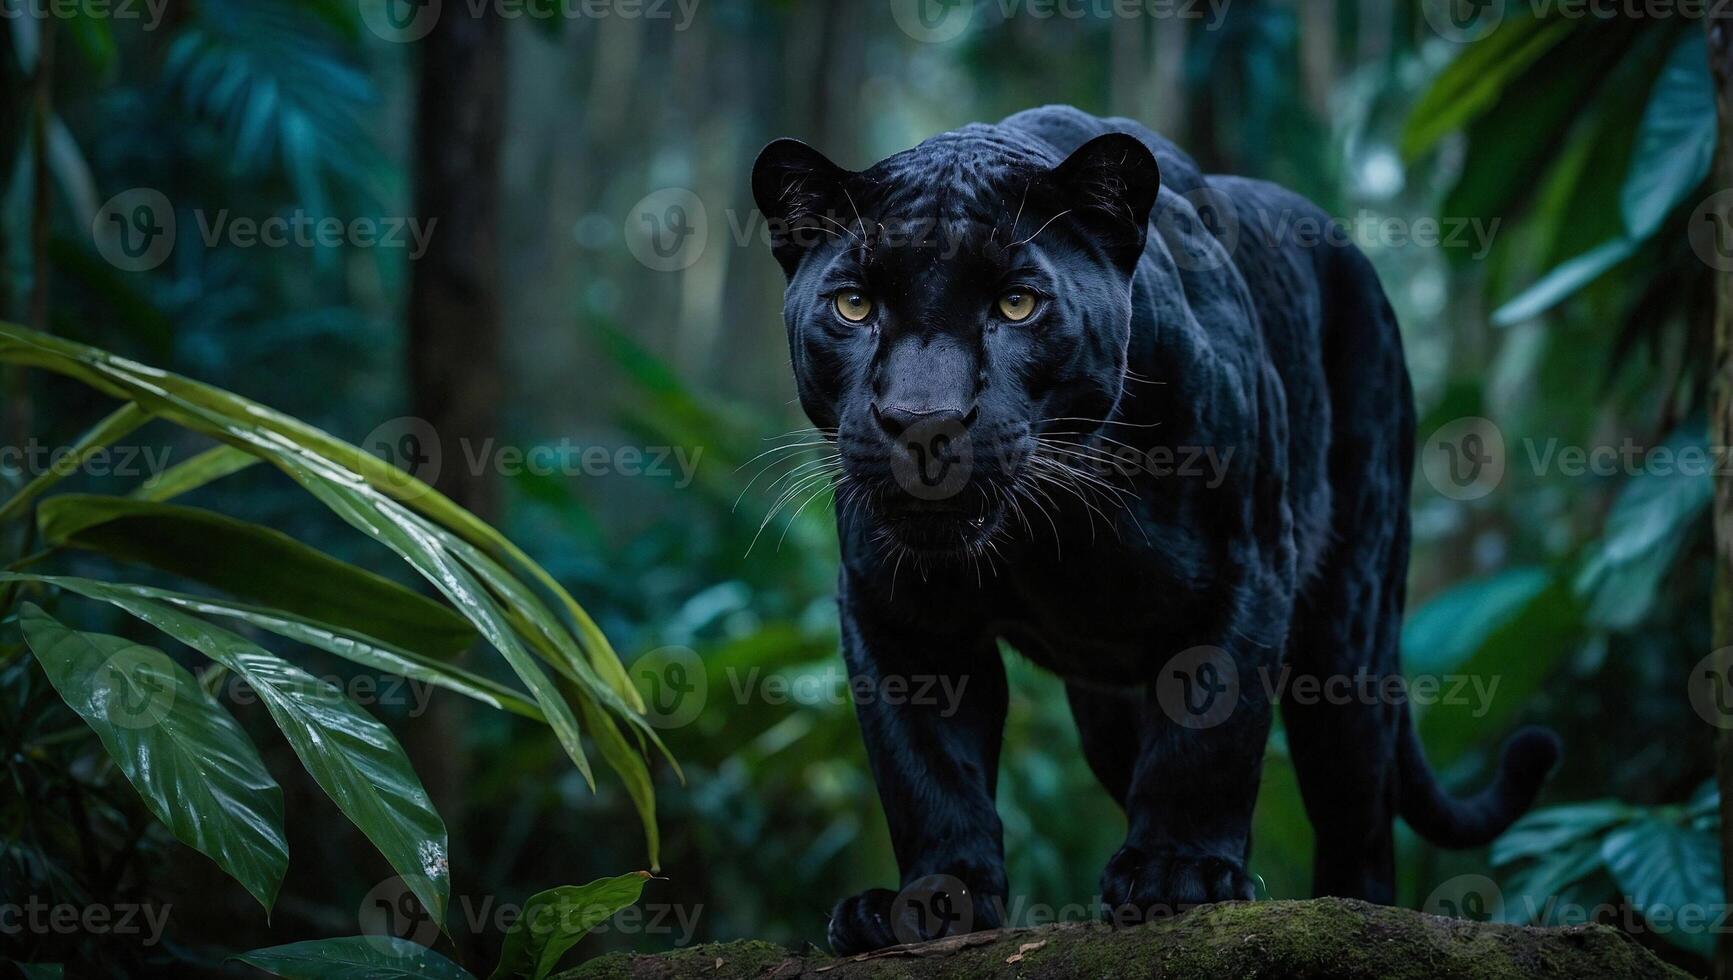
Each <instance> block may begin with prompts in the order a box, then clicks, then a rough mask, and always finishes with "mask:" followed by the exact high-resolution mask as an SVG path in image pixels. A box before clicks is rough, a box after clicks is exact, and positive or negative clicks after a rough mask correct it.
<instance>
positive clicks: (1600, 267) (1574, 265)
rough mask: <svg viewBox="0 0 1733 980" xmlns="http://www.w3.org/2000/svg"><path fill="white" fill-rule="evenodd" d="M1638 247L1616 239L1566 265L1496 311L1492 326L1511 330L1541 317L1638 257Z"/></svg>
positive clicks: (1603, 243)
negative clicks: (1632, 258) (1622, 264)
mask: <svg viewBox="0 0 1733 980" xmlns="http://www.w3.org/2000/svg"><path fill="white" fill-rule="evenodd" d="M1637 244H1638V243H1636V242H1633V241H1631V240H1630V239H1629V238H1614V239H1612V240H1611V241H1606V242H1602V243H1601V244H1599V245H1597V246H1595V247H1594V248H1591V249H1589V250H1588V251H1587V252H1584V253H1582V254H1581V255H1578V256H1577V257H1576V258H1574V259H1571V260H1569V261H1567V262H1564V263H1563V264H1561V265H1559V266H1558V267H1557V268H1555V269H1553V270H1552V271H1551V272H1548V273H1547V274H1546V275H1544V276H1542V277H1541V278H1540V279H1539V280H1537V281H1536V282H1535V283H1534V285H1532V286H1529V287H1528V288H1527V289H1525V290H1523V291H1522V292H1521V293H1518V294H1517V295H1516V296H1513V297H1511V298H1510V299H1508V300H1506V301H1505V302H1504V304H1503V305H1502V306H1500V307H1499V308H1498V309H1496V310H1493V311H1492V322H1493V324H1494V325H1496V326H1500V327H1508V326H1512V325H1513V324H1518V323H1521V322H1523V321H1524V320H1532V319H1534V318H1535V317H1537V316H1540V315H1541V314H1542V313H1545V312H1546V311H1547V310H1550V309H1552V308H1553V307H1555V306H1557V305H1558V304H1560V303H1562V302H1564V301H1565V300H1566V299H1568V298H1569V297H1570V296H1571V295H1572V294H1574V293H1575V292H1576V291H1577V290H1579V289H1582V288H1583V287H1584V286H1587V285H1588V284H1589V283H1591V282H1594V281H1595V280H1596V279H1599V278H1600V277H1601V276H1602V275H1604V274H1605V273H1606V272H1607V271H1609V270H1610V269H1612V268H1613V267H1614V266H1616V265H1618V264H1619V263H1621V262H1623V261H1625V260H1626V259H1628V258H1630V257H1631V256H1632V255H1635V254H1636V252H1637Z"/></svg>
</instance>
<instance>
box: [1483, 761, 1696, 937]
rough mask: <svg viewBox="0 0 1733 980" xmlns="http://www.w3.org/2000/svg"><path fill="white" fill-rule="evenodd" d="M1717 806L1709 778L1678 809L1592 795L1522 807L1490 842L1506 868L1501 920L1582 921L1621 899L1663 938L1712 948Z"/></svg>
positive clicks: (1494, 858)
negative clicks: (1575, 800)
mask: <svg viewBox="0 0 1733 980" xmlns="http://www.w3.org/2000/svg"><path fill="white" fill-rule="evenodd" d="M1719 807H1720V797H1719V795H1718V794H1717V793H1716V792H1715V787H1714V784H1712V783H1710V784H1705V785H1704V786H1703V788H1702V789H1700V790H1699V791H1698V792H1697V794H1696V796H1695V797H1693V798H1692V800H1691V801H1690V802H1689V803H1686V804H1684V805H1679V806H1663V807H1639V806H1631V805H1629V804H1625V803H1620V802H1617V801H1614V800H1599V801H1595V802H1592V803H1574V804H1570V805H1566V806H1556V807H1549V808H1546V809H1543V810H1537V811H1535V812H1533V813H1530V814H1529V815H1527V816H1526V817H1524V818H1522V820H1520V821H1518V822H1517V823H1516V825H1515V826H1513V827H1511V828H1510V830H1508V831H1506V832H1505V834H1504V836H1503V837H1500V838H1499V839H1498V842H1497V843H1496V844H1494V845H1493V848H1492V863H1493V864H1494V866H1500V867H1509V868H1512V869H1514V873H1513V874H1511V876H1510V878H1509V881H1508V883H1507V888H1506V889H1505V895H1504V905H1503V913H1502V918H1504V919H1505V920H1506V921H1511V922H1524V923H1527V922H1533V923H1536V924H1541V925H1570V924H1581V921H1582V918H1583V917H1584V916H1585V915H1586V914H1587V913H1588V911H1589V910H1592V909H1594V908H1596V907H1598V906H1601V905H1603V904H1604V903H1605V902H1606V901H1607V900H1608V899H1610V898H1614V897H1617V896H1623V899H1624V901H1626V902H1628V903H1629V905H1630V907H1631V908H1632V909H1633V910H1634V911H1636V912H1637V913H1638V914H1640V915H1642V916H1643V917H1644V918H1645V919H1647V920H1649V921H1650V922H1651V923H1653V927H1654V931H1655V932H1656V933H1657V934H1658V935H1660V936H1662V937H1664V938H1665V939H1666V940H1667V941H1668V942H1671V943H1673V944H1674V945H1677V946H1679V947H1680V948H1682V949H1685V950H1688V951H1690V952H1692V953H1696V954H1697V955H1699V956H1708V955H1710V953H1712V952H1713V951H1714V948H1715V936H1716V927H1717V924H1718V923H1717V919H1718V917H1719V916H1720V915H1721V914H1722V912H1723V910H1724V909H1725V908H1726V896H1725V895H1724V894H1723V893H1722V890H1721V871H1720V867H1721V860H1720V843H1719V841H1718V838H1717V833H1718V830H1719V826H1720V822H1719V819H1718V818H1717V816H1716V814H1717V811H1718V809H1719ZM1573 919H1575V920H1576V921H1575V922H1573V921H1572V920H1573ZM1693 923H1696V925H1693Z"/></svg>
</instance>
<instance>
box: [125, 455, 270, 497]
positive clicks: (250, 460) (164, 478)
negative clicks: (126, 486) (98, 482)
mask: <svg viewBox="0 0 1733 980" xmlns="http://www.w3.org/2000/svg"><path fill="white" fill-rule="evenodd" d="M258 463H259V457H257V456H254V455H252V454H251V453H246V452H242V451H241V450H239V449H236V448H235V447H233V446H216V447H214V448H211V449H207V450H205V451H204V452H202V453H199V454H198V455H197V456H194V457H193V458H192V459H189V460H187V461H186V462H184V463H176V464H175V465H174V466H171V467H169V468H168V469H166V470H163V471H162V472H161V473H158V474H156V475H155V476H153V477H151V478H150V479H148V480H146V481H144V483H143V484H142V485H140V486H139V488H138V489H137V490H134V491H133V492H132V498H133V499H134V500H154V501H157V502H158V503H161V502H163V501H167V500H173V499H174V498H176V497H179V496H181V495H182V494H186V493H191V492H193V491H194V490H197V489H198V488H200V487H202V486H204V485H205V484H207V483H211V482H213V481H216V480H220V479H222V478H223V477H225V476H228V475H230V474H232V473H239V472H240V471H242V470H244V469H246V468H247V467H249V466H256V465H258Z"/></svg>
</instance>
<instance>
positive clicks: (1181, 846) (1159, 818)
mask: <svg viewBox="0 0 1733 980" xmlns="http://www.w3.org/2000/svg"><path fill="white" fill-rule="evenodd" d="M1231 658H1233V654H1231V653H1229V652H1228V651H1225V650H1221V651H1215V652H1213V653H1210V654H1208V655H1205V656H1199V655H1195V654H1192V653H1190V652H1188V653H1187V654H1184V655H1181V656H1179V657H1176V658H1174V660H1172V661H1170V662H1169V663H1168V664H1167V665H1166V666H1164V667H1163V669H1162V674H1161V676H1160V677H1159V678H1158V680H1157V681H1156V682H1155V683H1153V684H1151V685H1150V688H1149V691H1148V693H1147V694H1146V696H1145V698H1144V701H1143V704H1142V712H1141V715H1140V718H1141V724H1140V725H1139V726H1138V727H1137V729H1136V731H1137V737H1138V738H1139V744H1138V756H1137V762H1136V764H1135V766H1134V767H1133V769H1132V774H1131V782H1130V786H1129V788H1128V792H1127V794H1126V798H1125V811H1126V821H1127V824H1128V827H1127V830H1126V836H1125V845H1124V846H1123V847H1121V848H1120V849H1119V851H1118V852H1117V853H1116V854H1114V855H1113V857H1112V859H1111V860H1109V861H1108V863H1107V868H1106V870H1105V871H1103V872H1102V874H1101V894H1102V900H1103V901H1104V902H1105V903H1106V905H1107V914H1108V915H1109V917H1110V918H1111V919H1113V921H1115V922H1116V923H1120V924H1125V923H1128V922H1134V921H1140V920H1142V919H1143V918H1145V917H1148V916H1151V915H1165V914H1171V913H1173V912H1177V911H1181V910H1183V909H1186V908H1189V907H1190V906H1193V905H1197V904H1200V903H1203V902H1220V901H1227V900H1230V899H1250V898H1251V897H1252V884H1251V877H1250V875H1248V874H1247V872H1246V867H1245V861H1246V855H1247V852H1248V850H1249V848H1250V841H1251V823H1252V807H1253V804H1254V803H1255V802H1256V800H1257V793H1258V777H1259V773H1260V771H1261V769H1262V766H1263V755H1264V743H1265V741H1266V740H1267V738H1268V737H1269V730H1270V706H1269V701H1268V699H1267V698H1266V697H1265V695H1264V688H1263V686H1262V684H1261V681H1260V680H1259V679H1258V677H1257V676H1256V671H1255V670H1254V669H1252V668H1251V666H1250V664H1251V662H1250V661H1240V662H1243V663H1246V664H1247V666H1246V667H1243V668H1237V669H1236V668H1230V667H1229V666H1228V663H1229V662H1230V661H1231Z"/></svg>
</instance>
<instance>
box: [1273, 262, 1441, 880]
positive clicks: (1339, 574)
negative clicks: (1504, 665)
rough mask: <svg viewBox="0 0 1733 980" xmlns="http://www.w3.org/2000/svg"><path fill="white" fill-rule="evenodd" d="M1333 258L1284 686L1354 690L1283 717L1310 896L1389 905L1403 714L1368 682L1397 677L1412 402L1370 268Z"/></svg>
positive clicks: (1297, 703) (1297, 706) (1390, 319)
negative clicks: (1321, 512) (1326, 393)
mask: <svg viewBox="0 0 1733 980" xmlns="http://www.w3.org/2000/svg"><path fill="white" fill-rule="evenodd" d="M1333 268H1334V275H1335V276H1336V277H1337V281H1336V283H1335V287H1334V289H1333V290H1332V293H1333V295H1334V297H1335V299H1334V303H1335V309H1334V310H1332V311H1331V315H1332V318H1333V319H1334V321H1335V322H1334V323H1332V325H1331V326H1330V328H1329V330H1328V331H1327V333H1328V334H1329V335H1330V337H1331V338H1332V339H1331V340H1330V341H1329V342H1327V343H1326V344H1325V345H1324V348H1323V350H1322V352H1321V353H1322V356H1323V358H1324V368H1325V371H1326V373H1327V374H1328V376H1329V379H1330V401H1331V411H1330V418H1331V431H1330V452H1329V461H1328V467H1329V481H1330V488H1331V491H1330V492H1331V510H1330V517H1329V535H1328V538H1329V540H1330V542H1331V544H1330V546H1329V548H1328V549H1327V551H1326V552H1325V553H1324V555H1323V556H1322V559H1321V561H1320V564H1319V568H1318V572H1317V574H1316V575H1315V576H1313V577H1312V579H1311V580H1310V581H1309V582H1308V583H1307V584H1306V586H1305V587H1304V589H1303V590H1302V593H1301V595H1300V597H1299V601H1298V603H1297V604H1296V609H1295V615H1294V627H1293V630H1292V632H1291V633H1290V634H1289V643H1288V662H1289V665H1290V667H1291V668H1292V672H1293V677H1292V683H1291V684H1290V685H1289V690H1290V691H1295V692H1297V691H1299V690H1302V689H1303V688H1302V684H1301V681H1300V678H1301V677H1305V676H1308V675H1309V676H1311V677H1317V678H1322V679H1331V678H1352V679H1354V680H1355V683H1354V684H1353V685H1351V686H1349V687H1347V688H1346V690H1349V691H1352V692H1354V694H1353V696H1352V697H1350V698H1348V699H1346V700H1344V699H1342V698H1311V699H1301V698H1298V697H1288V698H1286V699H1284V701H1283V703H1282V722H1283V725H1284V727H1285V729H1286V731H1287V736H1288V749H1289V753H1290V756H1291V757H1292V759H1293V762H1294V768H1295V771H1296V773H1297V774H1298V776H1299V783H1300V793H1301V796H1302V798H1303V799H1304V801H1305V804H1306V815H1307V816H1308V817H1309V818H1310V821H1311V824H1312V828H1313V834H1314V837H1315V840H1316V848H1315V850H1314V858H1313V872H1312V876H1313V877H1312V891H1313V894H1315V895H1338V896H1343V897H1348V898H1362V899H1367V900H1369V901H1373V902H1380V903H1385V904H1388V903H1390V902H1393V901H1394V900H1395V842H1394V837H1393V835H1392V830H1391V826H1392V822H1393V821H1394V819H1395V816H1396V806H1397V785H1398V771H1397V746H1398V744H1399V736H1400V735H1401V734H1402V732H1403V725H1404V724H1405V721H1404V718H1403V715H1402V709H1401V708H1400V706H1399V705H1398V704H1396V703H1393V702H1392V701H1391V700H1390V699H1387V698H1385V697H1383V696H1382V695H1381V694H1380V693H1379V691H1380V685H1381V684H1382V683H1383V682H1384V681H1385V680H1386V679H1394V678H1396V677H1399V676H1400V675H1401V666H1400V663H1399V656H1398V646H1399V643H1400V636H1401V629H1402V607H1403V601H1404V593H1405V588H1406V582H1407V575H1408V537H1409V518H1408V500H1409V483H1410V473H1411V467H1412V466H1413V453H1414V407H1413V399H1412V396H1411V395H1410V393H1409V386H1408V378H1407V373H1406V371H1405V369H1404V367H1403V359H1402V349H1401V340H1400V333H1399V331H1398V330H1397V328H1396V323H1395V318H1394V316H1393V314H1392V313H1391V311H1390V307H1389V304H1388V303H1386V302H1385V301H1384V296H1383V293H1382V290H1381V289H1380V287H1379V285H1378V280H1377V277H1376V275H1374V274H1373V272H1372V270H1371V268H1370V266H1369V264H1368V263H1367V262H1366V261H1365V258H1364V257H1363V256H1360V255H1359V254H1358V253H1357V252H1355V251H1354V250H1352V249H1344V250H1343V251H1342V253H1341V254H1340V256H1339V261H1338V262H1337V264H1335V265H1334V266H1333ZM1337 683H1338V684H1340V683H1341V682H1340V681H1338V682H1337Z"/></svg>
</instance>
